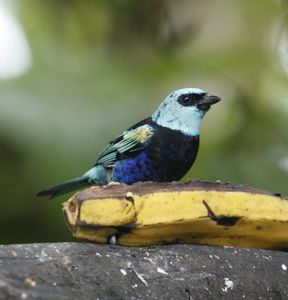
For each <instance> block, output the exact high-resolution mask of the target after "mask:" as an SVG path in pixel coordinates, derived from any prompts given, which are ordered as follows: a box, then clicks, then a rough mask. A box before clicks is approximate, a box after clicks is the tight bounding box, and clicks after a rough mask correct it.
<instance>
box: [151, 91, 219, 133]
mask: <svg viewBox="0 0 288 300" xmlns="http://www.w3.org/2000/svg"><path fill="white" fill-rule="evenodd" d="M219 101H220V97H218V96H214V95H210V94H208V93H206V92H205V91H203V90H201V89H198V88H185V89H180V90H176V91H174V92H172V93H170V94H169V95H168V96H167V97H166V98H165V99H164V101H163V102H162V103H161V104H160V106H159V107H158V109H157V110H156V111H155V112H154V114H153V115H152V120H153V121H155V122H156V123H157V124H159V125H161V126H163V127H168V128H170V129H173V130H179V131H181V132H182V133H184V134H187V135H191V136H192V135H198V134H199V129H200V123H201V121H202V119H203V117H204V115H205V113H206V112H207V111H208V110H209V109H210V107H211V105H213V104H215V103H217V102H219Z"/></svg>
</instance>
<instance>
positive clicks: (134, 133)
mask: <svg viewBox="0 0 288 300" xmlns="http://www.w3.org/2000/svg"><path fill="white" fill-rule="evenodd" d="M152 135H153V128H152V127H150V126H149V125H144V126H140V127H138V128H136V129H133V130H130V131H128V132H127V133H126V134H125V135H124V139H132V140H134V141H137V142H140V143H145V142H146V141H147V140H148V139H149V138H150V137H151V136H152Z"/></svg>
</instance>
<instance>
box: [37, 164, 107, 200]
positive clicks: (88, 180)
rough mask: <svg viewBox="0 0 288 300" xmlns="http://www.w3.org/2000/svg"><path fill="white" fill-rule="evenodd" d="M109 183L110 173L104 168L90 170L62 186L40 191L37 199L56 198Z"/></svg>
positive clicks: (53, 186) (58, 185) (98, 167)
mask: <svg viewBox="0 0 288 300" xmlns="http://www.w3.org/2000/svg"><path fill="white" fill-rule="evenodd" d="M107 183H108V173H107V171H106V169H105V168H104V167H103V166H96V167H93V168H92V169H90V170H89V171H88V172H87V173H85V174H84V175H83V176H81V177H77V178H74V179H71V180H67V181H65V182H62V183H60V184H56V185H52V186H49V187H47V188H46V189H44V190H42V191H40V192H39V193H38V194H37V197H42V196H44V197H45V196H48V197H50V198H54V197H57V196H60V195H62V194H66V193H68V192H71V191H74V190H78V189H81V188H83V187H86V186H90V185H105V184H107Z"/></svg>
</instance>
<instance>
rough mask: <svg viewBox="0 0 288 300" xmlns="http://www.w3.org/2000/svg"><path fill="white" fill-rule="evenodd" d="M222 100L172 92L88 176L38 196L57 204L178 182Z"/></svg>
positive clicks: (184, 91)
mask: <svg viewBox="0 0 288 300" xmlns="http://www.w3.org/2000/svg"><path fill="white" fill-rule="evenodd" d="M220 99H221V98H220V97H219V96H215V95H212V94H208V93H207V92H205V91H204V90H202V89H200V88H182V89H178V90H175V91H173V92H171V93H170V94H169V95H168V96H167V97H166V98H165V99H164V100H163V102H162V103H161V104H160V106H159V107H158V108H157V109H156V111H155V112H154V113H153V114H152V116H151V117H148V118H146V119H144V120H142V121H140V122H138V123H136V124H135V125H133V126H132V127H130V128H128V129H126V130H124V132H123V133H122V134H121V135H119V136H118V137H116V138H115V139H114V140H112V141H111V142H110V143H109V144H108V145H107V147H106V148H104V150H103V151H102V152H100V154H99V156H98V158H97V160H96V163H95V164H94V166H93V167H92V168H91V169H89V170H88V171H87V172H86V173H85V174H83V175H82V176H80V177H77V178H74V179H71V180H68V181H65V182H63V183H60V184H57V185H53V186H50V187H47V188H46V189H44V190H42V191H40V192H39V193H38V194H37V196H48V197H50V198H54V197H56V196H59V195H62V194H65V193H68V192H71V191H74V190H78V189H81V188H84V187H88V186H92V185H97V186H104V185H107V184H109V183H112V182H118V183H123V184H128V185H129V184H134V183H136V182H146V181H152V182H173V181H179V180H180V179H181V178H182V177H183V176H184V175H185V174H186V173H187V172H188V171H189V169H190V168H191V167H192V165H193V163H194V161H195V159H196V156H197V153H198V149H199V132H200V124H201V121H202V119H203V117H204V115H205V114H206V112H207V111H208V110H209V109H210V107H211V105H213V104H215V103H217V102H219V101H220Z"/></svg>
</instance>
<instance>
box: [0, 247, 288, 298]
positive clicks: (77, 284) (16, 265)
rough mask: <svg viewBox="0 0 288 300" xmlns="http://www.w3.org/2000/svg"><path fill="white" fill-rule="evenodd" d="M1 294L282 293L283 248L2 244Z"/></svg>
mask: <svg viewBox="0 0 288 300" xmlns="http://www.w3.org/2000/svg"><path fill="white" fill-rule="evenodd" d="M0 299H5V300H6V299H51V300H61V299H77V300H78V299H80V300H81V299H93V300H96V299H99V300H105V299H107V300H108V299H109V300H111V299H112V300H113V299H119V300H120V299H129V300H130V299H137V300H138V299H149V300H151V299H157V300H159V299H168V300H169V299H175V300H181V299H187V300H191V299H196V300H197V299H205V300H206V299H288V253H286V252H280V251H267V250H251V249H238V248H227V247H211V246H200V245H167V246H157V247H142V248H127V247H119V246H112V245H96V244H90V243H52V244H24V245H2V246H0Z"/></svg>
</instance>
